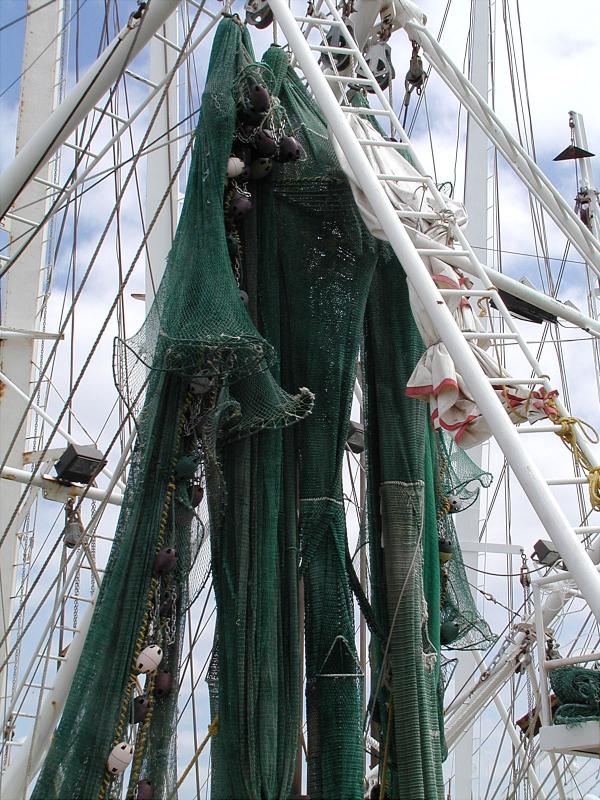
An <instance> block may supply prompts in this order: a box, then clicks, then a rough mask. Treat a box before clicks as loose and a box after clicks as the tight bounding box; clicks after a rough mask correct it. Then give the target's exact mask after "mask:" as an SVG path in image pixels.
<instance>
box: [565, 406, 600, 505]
mask: <svg viewBox="0 0 600 800" xmlns="http://www.w3.org/2000/svg"><path fill="white" fill-rule="evenodd" d="M555 422H556V424H557V425H560V430H559V431H556V435H557V436H559V437H560V439H561V440H562V441H563V443H564V444H565V445H566V446H567V447H568V448H569V450H570V451H571V453H572V454H573V457H574V458H575V461H576V462H577V464H578V465H579V466H580V467H581V468H582V470H583V471H584V472H585V473H586V475H587V480H588V488H589V493H590V504H591V506H592V509H593V510H594V511H600V466H593V465H592V464H591V462H590V460H589V459H588V457H587V456H586V454H585V453H584V452H583V450H582V448H581V445H580V444H579V442H578V441H577V428H578V427H579V429H580V432H581V433H582V434H583V436H585V438H586V439H587V440H588V442H591V443H592V444H598V442H599V441H600V436H598V431H597V430H596V429H595V428H594V427H593V426H592V425H590V423H589V422H585V420H582V419H580V418H579V417H559V419H557V420H555Z"/></svg>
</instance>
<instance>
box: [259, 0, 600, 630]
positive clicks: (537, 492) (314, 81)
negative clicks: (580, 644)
mask: <svg viewBox="0 0 600 800" xmlns="http://www.w3.org/2000/svg"><path fill="white" fill-rule="evenodd" d="M270 5H271V9H272V11H273V13H274V16H275V19H276V20H277V23H278V25H279V26H280V27H281V29H282V31H283V33H284V35H285V37H286V39H287V40H288V42H289V44H290V47H291V48H292V50H293V52H294V54H295V56H296V58H297V60H298V63H299V64H300V67H301V69H302V71H303V72H304V75H305V76H306V78H307V80H308V82H309V84H310V87H311V89H312V91H313V93H314V95H315V98H316V101H317V103H318V104H319V106H320V108H321V110H322V111H323V114H324V116H325V117H326V119H327V122H328V125H329V128H330V130H331V132H332V133H333V135H334V136H335V138H336V139H337V141H338V143H339V145H340V147H341V148H342V150H343V152H344V154H345V156H346V158H347V159H348V162H349V164H350V167H351V168H352V171H353V173H354V175H355V177H356V179H357V181H358V183H359V184H360V187H361V189H362V191H363V192H364V194H365V196H366V198H367V200H368V202H369V204H370V206H371V208H372V209H373V211H374V213H375V215H376V217H377V219H378V221H379V223H380V225H381V228H382V229H383V231H384V232H385V235H386V238H387V239H388V241H389V242H390V244H391V245H392V247H393V249H394V252H395V253H396V255H397V256H398V259H399V260H400V263H401V264H402V266H403V268H404V271H405V272H406V275H407V277H408V279H409V280H410V282H411V284H412V285H413V287H414V289H415V291H416V293H417V295H418V296H419V299H420V301H421V303H422V304H423V306H424V308H425V310H426V312H427V313H428V315H429V317H430V319H431V320H432V321H433V323H434V325H435V327H436V330H437V332H438V334H439V336H440V338H441V339H442V341H443V342H444V343H445V345H446V347H447V348H448V352H449V353H450V355H451V357H452V359H453V360H454V362H455V364H456V365H457V367H458V370H459V372H460V373H461V374H462V376H463V378H464V380H465V383H466V385H467V386H468V387H469V390H470V391H471V393H472V396H473V398H474V400H475V402H476V403H477V405H478V407H479V409H480V411H481V413H482V415H483V416H484V418H485V419H486V420H487V422H488V424H489V425H490V428H491V429H492V431H493V434H494V436H495V438H496V440H497V442H498V444H499V445H500V447H501V449H502V450H503V452H504V454H505V456H506V458H507V460H508V463H509V464H510V466H511V468H512V470H513V472H514V473H515V475H516V477H517V480H518V481H519V482H520V484H521V486H522V488H523V490H524V492H525V493H526V495H527V497H528V498H529V501H530V502H531V505H532V507H533V508H534V510H535V512H536V514H537V515H538V517H539V519H540V521H541V523H542V525H543V527H544V528H545V530H546V531H547V532H548V535H549V536H550V538H551V539H552V541H553V543H554V544H555V546H556V548H557V549H558V551H559V552H560V553H561V555H562V556H563V558H564V559H565V561H566V562H567V564H568V566H569V568H570V569H571V571H572V572H573V574H574V575H575V578H576V581H577V584H578V586H579V588H580V589H581V591H582V593H583V594H584V596H585V597H586V600H587V601H588V603H589V606H590V609H591V610H592V613H593V614H594V616H595V617H596V619H597V620H598V621H600V576H599V575H598V573H597V572H596V570H595V568H594V565H593V564H592V562H591V560H590V558H589V556H588V554H587V553H586V552H585V550H584V548H583V546H582V545H581V543H580V541H579V540H578V538H577V535H576V534H575V531H574V530H573V527H572V526H571V525H570V523H569V521H568V520H567V518H566V516H565V514H564V512H563V511H562V508H561V507H560V504H559V503H558V502H557V500H556V499H555V498H554V496H553V495H552V493H551V492H550V489H549V488H548V485H547V484H546V482H545V481H544V478H543V477H542V475H541V473H540V471H539V469H538V468H537V466H536V464H535V463H534V461H533V460H532V459H531V457H530V456H529V454H528V453H527V451H526V450H525V448H524V447H523V445H522V443H521V441H520V437H519V434H518V433H517V431H516V428H515V426H514V425H513V424H512V423H511V421H510V420H509V418H508V416H507V414H506V412H505V411H504V409H503V408H502V406H501V404H500V402H499V400H498V397H497V396H496V394H495V392H494V390H493V389H492V387H491V385H490V383H489V382H488V381H487V380H486V378H485V377H484V375H483V373H482V371H481V369H480V367H479V365H478V364H477V361H476V359H475V357H474V355H473V353H472V351H471V349H470V347H469V345H468V343H467V342H466V341H465V337H464V336H463V334H462V333H461V331H460V330H459V329H458V327H457V325H456V322H455V320H454V319H453V317H452V314H451V313H450V311H449V310H448V308H447V306H446V304H445V303H444V301H443V298H442V295H441V293H440V292H439V291H438V289H437V288H436V287H435V285H434V283H433V281H432V280H431V276H430V274H429V272H428V271H427V268H426V267H425V265H424V263H423V261H422V259H421V257H420V255H419V253H418V252H417V250H416V249H415V247H414V245H413V243H412V242H411V240H410V237H409V235H408V233H407V232H406V229H405V228H404V226H403V225H402V224H401V222H400V220H399V219H398V215H397V213H396V211H395V209H394V208H393V206H392V204H391V203H390V201H389V199H388V197H387V195H386V194H385V191H384V189H383V187H382V184H381V181H380V180H379V178H378V177H377V175H376V174H375V172H374V171H373V169H372V168H371V165H370V163H369V161H368V159H367V158H366V156H365V153H364V151H363V149H362V146H361V144H360V143H359V141H358V139H357V138H356V136H355V135H354V133H353V131H352V129H351V127H350V125H349V124H348V120H347V118H346V113H345V109H344V107H340V105H339V104H338V102H337V101H336V98H335V96H334V94H333V92H332V91H331V88H330V85H329V82H328V80H327V78H326V77H325V76H324V75H323V73H322V71H321V69H320V67H319V65H318V64H317V61H316V60H315V58H314V56H313V52H312V51H313V50H317V47H316V46H314V45H313V46H312V47H311V46H310V45H309V43H308V42H307V41H306V39H305V38H304V36H303V34H302V31H301V30H300V27H299V25H298V23H297V22H296V20H295V19H294V16H293V14H292V12H291V10H290V9H289V8H288V6H287V5H286V3H285V2H284V0H270ZM327 5H328V7H329V10H330V11H331V12H332V15H333V17H334V20H335V24H338V25H339V26H340V28H341V29H342V31H343V33H344V36H345V37H346V39H347V41H348V42H351V41H352V38H351V36H350V34H349V32H348V29H347V28H346V26H345V25H344V24H343V21H342V20H341V17H340V16H339V14H337V10H336V9H335V6H333V5H332V4H331V5H330V3H329V2H327ZM417 30H421V26H417V25H415V24H414V23H409V25H408V26H407V32H409V34H410V35H411V36H412V35H413V33H415V34H416V33H417ZM422 38H423V39H425V38H426V37H425V35H424V34H422ZM436 45H437V43H436ZM318 50H319V51H322V48H318ZM353 55H354V56H355V58H356V59H357V61H358V62H359V63H360V65H361V68H362V70H363V71H364V72H365V74H366V75H367V76H369V75H370V70H369V69H368V66H367V64H366V62H365V61H364V58H363V57H362V54H361V53H360V51H359V50H357V49H356V48H353ZM463 82H465V83H466V84H467V85H468V86H470V85H469V84H468V81H466V79H465V78H464V76H463ZM373 83H374V84H375V85H376V83H375V81H374V79H373ZM473 91H474V90H473ZM384 99H385V98H384ZM480 102H481V103H484V102H485V101H483V99H480ZM467 107H468V106H467ZM349 111H351V112H352V111H354V108H353V107H350V109H349ZM382 113H383V112H382ZM386 113H390V112H386ZM392 113H393V112H392ZM398 124H399V123H398ZM536 170H537V167H536ZM544 180H547V179H544ZM553 191H554V192H556V190H553ZM561 202H562V199H561ZM570 214H571V216H574V215H573V214H572V212H570ZM576 222H577V226H578V230H579V226H580V225H581V223H580V222H579V220H577V221H576ZM579 233H581V232H580V231H579ZM585 234H586V236H585V237H584V238H585V239H586V241H587V239H588V238H589V231H588V230H587V229H585ZM579 238H580V239H581V236H580V237H579ZM461 244H463V246H465V244H466V245H467V246H468V243H466V242H465V241H463V242H461ZM592 249H593V253H592V255H595V253H596V252H597V251H598V249H600V244H598V243H596V244H595V245H594V247H593V248H592ZM471 252H472V251H471ZM586 253H587V257H588V258H590V254H589V253H588V251H587V249H586ZM596 266H597V265H596Z"/></svg>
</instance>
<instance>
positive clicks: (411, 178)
mask: <svg viewBox="0 0 600 800" xmlns="http://www.w3.org/2000/svg"><path fill="white" fill-rule="evenodd" d="M377 177H378V178H379V180H380V181H398V183H423V184H428V183H430V182H431V178H429V177H421V176H420V175H418V176H417V175H392V174H390V173H387V172H378V173H377ZM419 252H421V251H420V250H419ZM432 252H435V253H443V252H446V253H447V252H448V251H447V250H446V251H444V250H432Z"/></svg>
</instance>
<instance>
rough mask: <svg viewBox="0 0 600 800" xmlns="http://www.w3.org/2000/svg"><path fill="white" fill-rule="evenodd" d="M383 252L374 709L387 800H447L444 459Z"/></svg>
mask: <svg viewBox="0 0 600 800" xmlns="http://www.w3.org/2000/svg"><path fill="white" fill-rule="evenodd" d="M382 249H383V252H382V257H381V259H380V261H379V264H378V267H377V271H376V273H375V277H374V279H373V284H372V286H371V292H370V295H369V302H368V306H367V313H366V322H365V345H364V349H365V388H366V392H365V395H366V409H367V413H366V419H367V466H368V524H369V540H370V567H371V598H372V603H373V608H374V611H375V613H376V616H377V619H378V621H379V625H380V627H381V629H382V630H383V631H384V632H385V634H386V635H385V639H384V640H379V639H377V638H375V637H374V638H373V639H372V645H371V664H372V694H371V699H370V703H369V706H370V709H371V710H372V715H373V720H374V721H375V724H376V728H375V730H376V732H378V738H379V740H380V750H381V752H382V753H383V752H384V751H385V749H386V747H387V749H388V753H389V758H388V761H389V770H388V774H387V775H386V776H385V778H384V777H383V776H382V780H385V783H386V786H387V787H388V788H387V789H386V797H390V798H401V800H405V799H406V800H433V798H441V797H442V796H443V795H442V793H443V784H442V775H441V760H442V753H443V728H442V724H441V717H440V712H439V708H438V698H439V695H440V692H439V684H440V673H439V659H438V650H439V636H440V633H439V631H440V606H439V598H440V582H439V581H440V571H439V556H438V533H437V526H436V496H435V464H436V453H435V447H434V445H433V441H432V439H433V436H432V434H431V433H430V431H429V426H428V422H427V414H426V409H424V408H422V407H421V405H420V404H419V403H416V402H414V400H412V399H410V398H408V397H406V395H405V387H406V382H407V380H408V377H409V376H410V374H411V372H412V370H413V368H414V365H415V364H416V362H417V360H418V358H419V356H420V355H421V353H422V351H423V344H422V341H421V338H420V336H419V334H418V331H417V328H416V326H415V323H414V320H413V318H412V314H411V313H410V306H409V303H408V291H407V285H406V278H405V276H404V273H403V272H402V270H401V268H400V266H399V264H398V261H397V259H396V258H395V257H394V255H393V253H392V252H391V250H389V249H388V248H387V247H384V248H382ZM386 650H387V654H386ZM384 655H386V659H385V661H384Z"/></svg>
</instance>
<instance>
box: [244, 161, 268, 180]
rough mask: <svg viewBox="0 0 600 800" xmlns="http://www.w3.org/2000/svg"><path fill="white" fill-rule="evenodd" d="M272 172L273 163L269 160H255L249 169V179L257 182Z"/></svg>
mask: <svg viewBox="0 0 600 800" xmlns="http://www.w3.org/2000/svg"><path fill="white" fill-rule="evenodd" d="M272 170H273V162H272V161H271V159H270V158H257V159H256V161H253V162H252V166H251V167H250V177H251V178H252V179H253V180H255V181H258V180H260V179H261V178H265V177H266V176H267V175H268V174H269V173H270V172H271V171H272Z"/></svg>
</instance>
